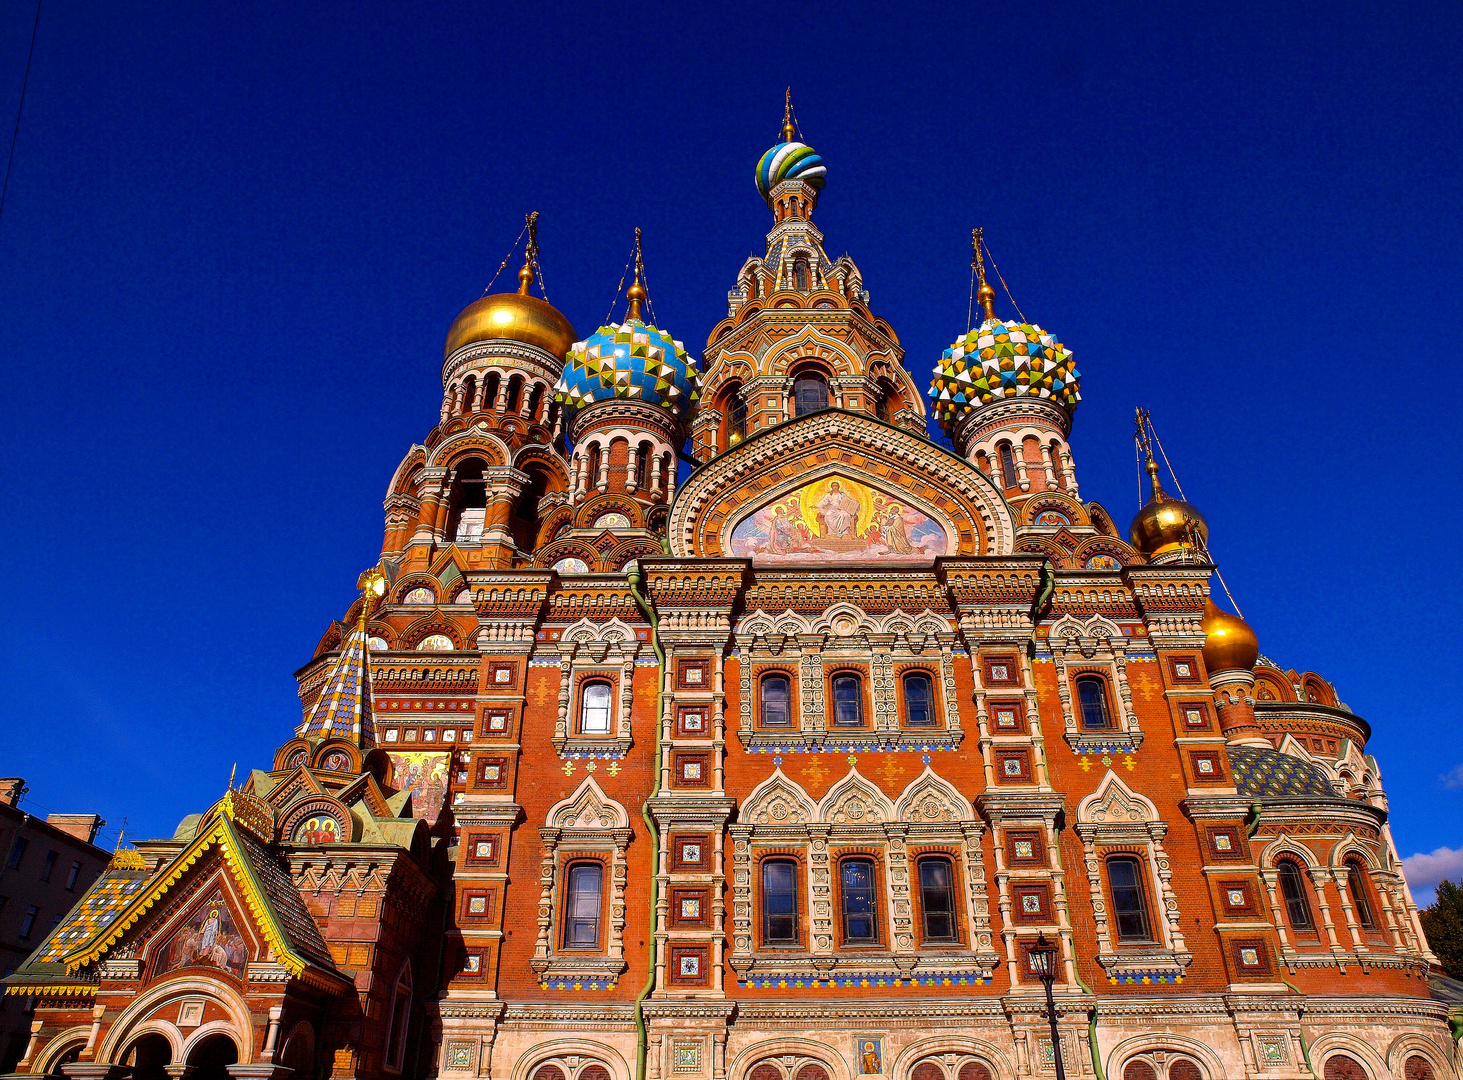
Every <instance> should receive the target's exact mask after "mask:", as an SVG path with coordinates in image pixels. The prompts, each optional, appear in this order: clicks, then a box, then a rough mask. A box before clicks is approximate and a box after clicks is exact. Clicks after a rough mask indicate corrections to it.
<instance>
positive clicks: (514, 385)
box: [503, 375, 523, 413]
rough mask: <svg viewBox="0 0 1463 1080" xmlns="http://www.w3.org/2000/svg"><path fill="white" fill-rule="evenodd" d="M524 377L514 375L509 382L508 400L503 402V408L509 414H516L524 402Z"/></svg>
mask: <svg viewBox="0 0 1463 1080" xmlns="http://www.w3.org/2000/svg"><path fill="white" fill-rule="evenodd" d="M522 393H523V376H521V375H514V376H513V377H512V378H510V379H509V380H508V398H507V400H506V401H504V402H503V408H504V410H505V411H507V412H511V413H516V412H517V411H518V408H519V405H520V403H521V401H522V397H521V395H522Z"/></svg>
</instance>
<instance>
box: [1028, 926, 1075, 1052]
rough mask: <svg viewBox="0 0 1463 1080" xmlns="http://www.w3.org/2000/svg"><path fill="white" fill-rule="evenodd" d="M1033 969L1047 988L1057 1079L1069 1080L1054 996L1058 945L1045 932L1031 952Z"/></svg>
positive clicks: (1039, 936) (1040, 935) (1048, 1012)
mask: <svg viewBox="0 0 1463 1080" xmlns="http://www.w3.org/2000/svg"><path fill="white" fill-rule="evenodd" d="M1029 956H1030V961H1031V969H1032V970H1033V971H1035V972H1036V977H1037V978H1038V979H1040V980H1041V985H1042V986H1044V987H1045V988H1046V1015H1047V1019H1048V1020H1050V1021H1051V1025H1052V1060H1053V1061H1055V1062H1056V1066H1057V1080H1067V1070H1066V1069H1064V1068H1063V1067H1062V1040H1061V1038H1060V1037H1059V1036H1058V1035H1057V1002H1056V999H1055V998H1053V997H1052V983H1053V982H1055V981H1056V978H1057V946H1056V943H1055V942H1052V941H1048V940H1047V939H1046V935H1045V934H1038V935H1037V938H1036V944H1035V945H1033V946H1031V952H1030V953H1029Z"/></svg>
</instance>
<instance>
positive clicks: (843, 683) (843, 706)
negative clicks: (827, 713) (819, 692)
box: [833, 675, 864, 727]
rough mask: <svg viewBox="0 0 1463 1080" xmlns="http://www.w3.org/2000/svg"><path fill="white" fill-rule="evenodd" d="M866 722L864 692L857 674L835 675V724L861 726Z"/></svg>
mask: <svg viewBox="0 0 1463 1080" xmlns="http://www.w3.org/2000/svg"><path fill="white" fill-rule="evenodd" d="M863 722H864V692H863V684H862V680H861V679H860V678H859V677H858V676H857V675H835V676H833V726H834V727H860V726H862V725H863Z"/></svg>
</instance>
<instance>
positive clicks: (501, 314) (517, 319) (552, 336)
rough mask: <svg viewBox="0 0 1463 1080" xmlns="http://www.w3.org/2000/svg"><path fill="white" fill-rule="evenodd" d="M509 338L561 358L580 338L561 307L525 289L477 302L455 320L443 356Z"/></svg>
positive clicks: (487, 297) (463, 310)
mask: <svg viewBox="0 0 1463 1080" xmlns="http://www.w3.org/2000/svg"><path fill="white" fill-rule="evenodd" d="M505 338H506V339H507V340H509V341H521V342H523V343H525V344H527V345H536V346H538V347H539V348H540V349H542V350H544V352H546V353H550V354H552V355H554V356H557V357H558V358H559V359H560V360H563V359H564V357H565V356H566V355H567V354H568V352H569V346H571V345H573V344H574V342H575V341H577V340H578V339H579V335H578V334H576V333H575V332H574V327H572V326H571V325H569V320H568V319H566V318H564V316H563V315H562V314H560V312H559V309H558V308H556V307H554V306H553V305H552V304H550V303H548V302H547V301H544V300H540V299H539V298H538V297H536V296H529V295H527V294H526V293H523V292H517V293H495V294H493V295H492V296H485V297H483V298H482V299H481V300H477V301H474V302H473V303H471V304H469V305H468V306H467V307H465V308H463V309H462V314H461V315H459V316H457V318H455V319H453V320H452V329H450V330H448V331H447V347H446V349H445V350H444V352H443V354H442V355H443V357H444V358H445V357H447V356H450V355H452V353H453V352H454V351H455V350H457V349H460V348H461V347H462V346H464V345H467V344H469V343H470V342H474V341H493V340H502V339H505Z"/></svg>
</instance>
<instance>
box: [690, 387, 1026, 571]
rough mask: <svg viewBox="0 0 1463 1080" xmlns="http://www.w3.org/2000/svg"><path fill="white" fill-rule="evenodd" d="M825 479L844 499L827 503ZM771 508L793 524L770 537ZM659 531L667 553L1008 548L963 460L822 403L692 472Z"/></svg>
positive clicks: (990, 496)
mask: <svg viewBox="0 0 1463 1080" xmlns="http://www.w3.org/2000/svg"><path fill="white" fill-rule="evenodd" d="M835 480H837V481H838V483H839V486H840V494H842V495H844V496H846V497H845V498H835V499H832V500H830V499H829V493H830V491H831V488H832V483H833V481H835ZM879 500H883V502H880V501H879ZM779 505H781V506H782V507H783V509H784V511H785V512H784V514H783V515H782V517H783V518H784V519H787V520H789V521H791V519H792V517H793V516H794V515H793V512H794V511H796V512H797V515H798V516H800V517H801V527H800V526H799V525H798V524H797V523H796V522H792V523H791V524H790V525H784V526H781V531H780V535H779V534H778V526H777V518H778V514H777V507H778V506H779ZM895 506H898V507H899V510H898V512H897V515H896V512H895V510H894V509H893V508H894V507H895ZM820 514H821V515H822V517H821V520H820V518H819V515H820ZM804 530H805V531H806V536H804ZM775 537H776V538H775ZM794 538H796V542H794ZM668 539H669V542H670V554H671V555H672V556H673V557H676V558H708V559H715V558H728V557H733V558H734V557H743V558H748V557H749V558H752V559H753V560H754V561H762V562H767V561H770V562H773V563H779V562H782V563H795V562H796V563H822V562H827V561H829V560H830V559H832V560H836V561H841V562H849V563H853V562H863V563H873V564H879V563H883V562H901V563H914V562H926V563H927V562H929V561H931V560H933V559H934V558H936V557H938V556H940V555H964V556H983V555H1007V554H1010V553H1011V552H1012V551H1014V550H1015V539H1016V528H1015V519H1014V517H1013V515H1012V512H1011V508H1010V506H1009V505H1008V504H1007V503H1006V500H1005V497H1004V496H1003V495H1002V494H1001V492H1000V491H999V490H997V488H996V487H995V485H994V484H993V483H992V482H991V480H990V478H989V477H987V476H986V475H985V474H984V473H982V472H981V471H980V470H979V469H977V468H976V467H975V466H974V465H971V464H970V463H969V462H968V461H966V460H965V459H964V458H960V457H957V456H956V455H955V454H953V453H951V452H950V451H949V450H947V449H945V448H943V447H941V446H939V445H938V444H936V443H933V442H931V441H930V440H929V439H926V438H922V437H920V436H918V435H915V434H913V433H911V432H908V431H904V430H902V429H899V428H895V427H891V426H889V425H888V424H884V423H881V422H880V421H878V420H875V419H872V418H871V417H867V416H863V415H860V414H857V413H851V412H845V411H843V410H841V409H824V410H822V411H820V412H816V413H809V414H808V415H806V416H800V417H798V418H796V419H794V420H789V421H787V422H785V423H782V424H779V425H777V426H776V427H773V428H770V429H768V430H766V431H760V432H758V433H756V434H755V435H752V436H751V437H749V438H747V439H746V440H744V441H743V442H741V443H739V444H738V445H737V446H736V447H734V448H733V449H731V450H728V451H726V452H725V453H722V454H720V455H718V456H717V457H715V458H713V459H712V460H711V461H710V462H708V463H707V464H706V465H704V466H703V467H701V468H700V469H697V470H696V471H695V472H694V473H692V474H691V476H690V477H689V478H688V479H687V481H686V483H685V484H683V485H682V486H681V489H680V491H679V492H677V494H676V498H675V502H674V503H673V504H672V506H671V511H670V520H669V522H668Z"/></svg>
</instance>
